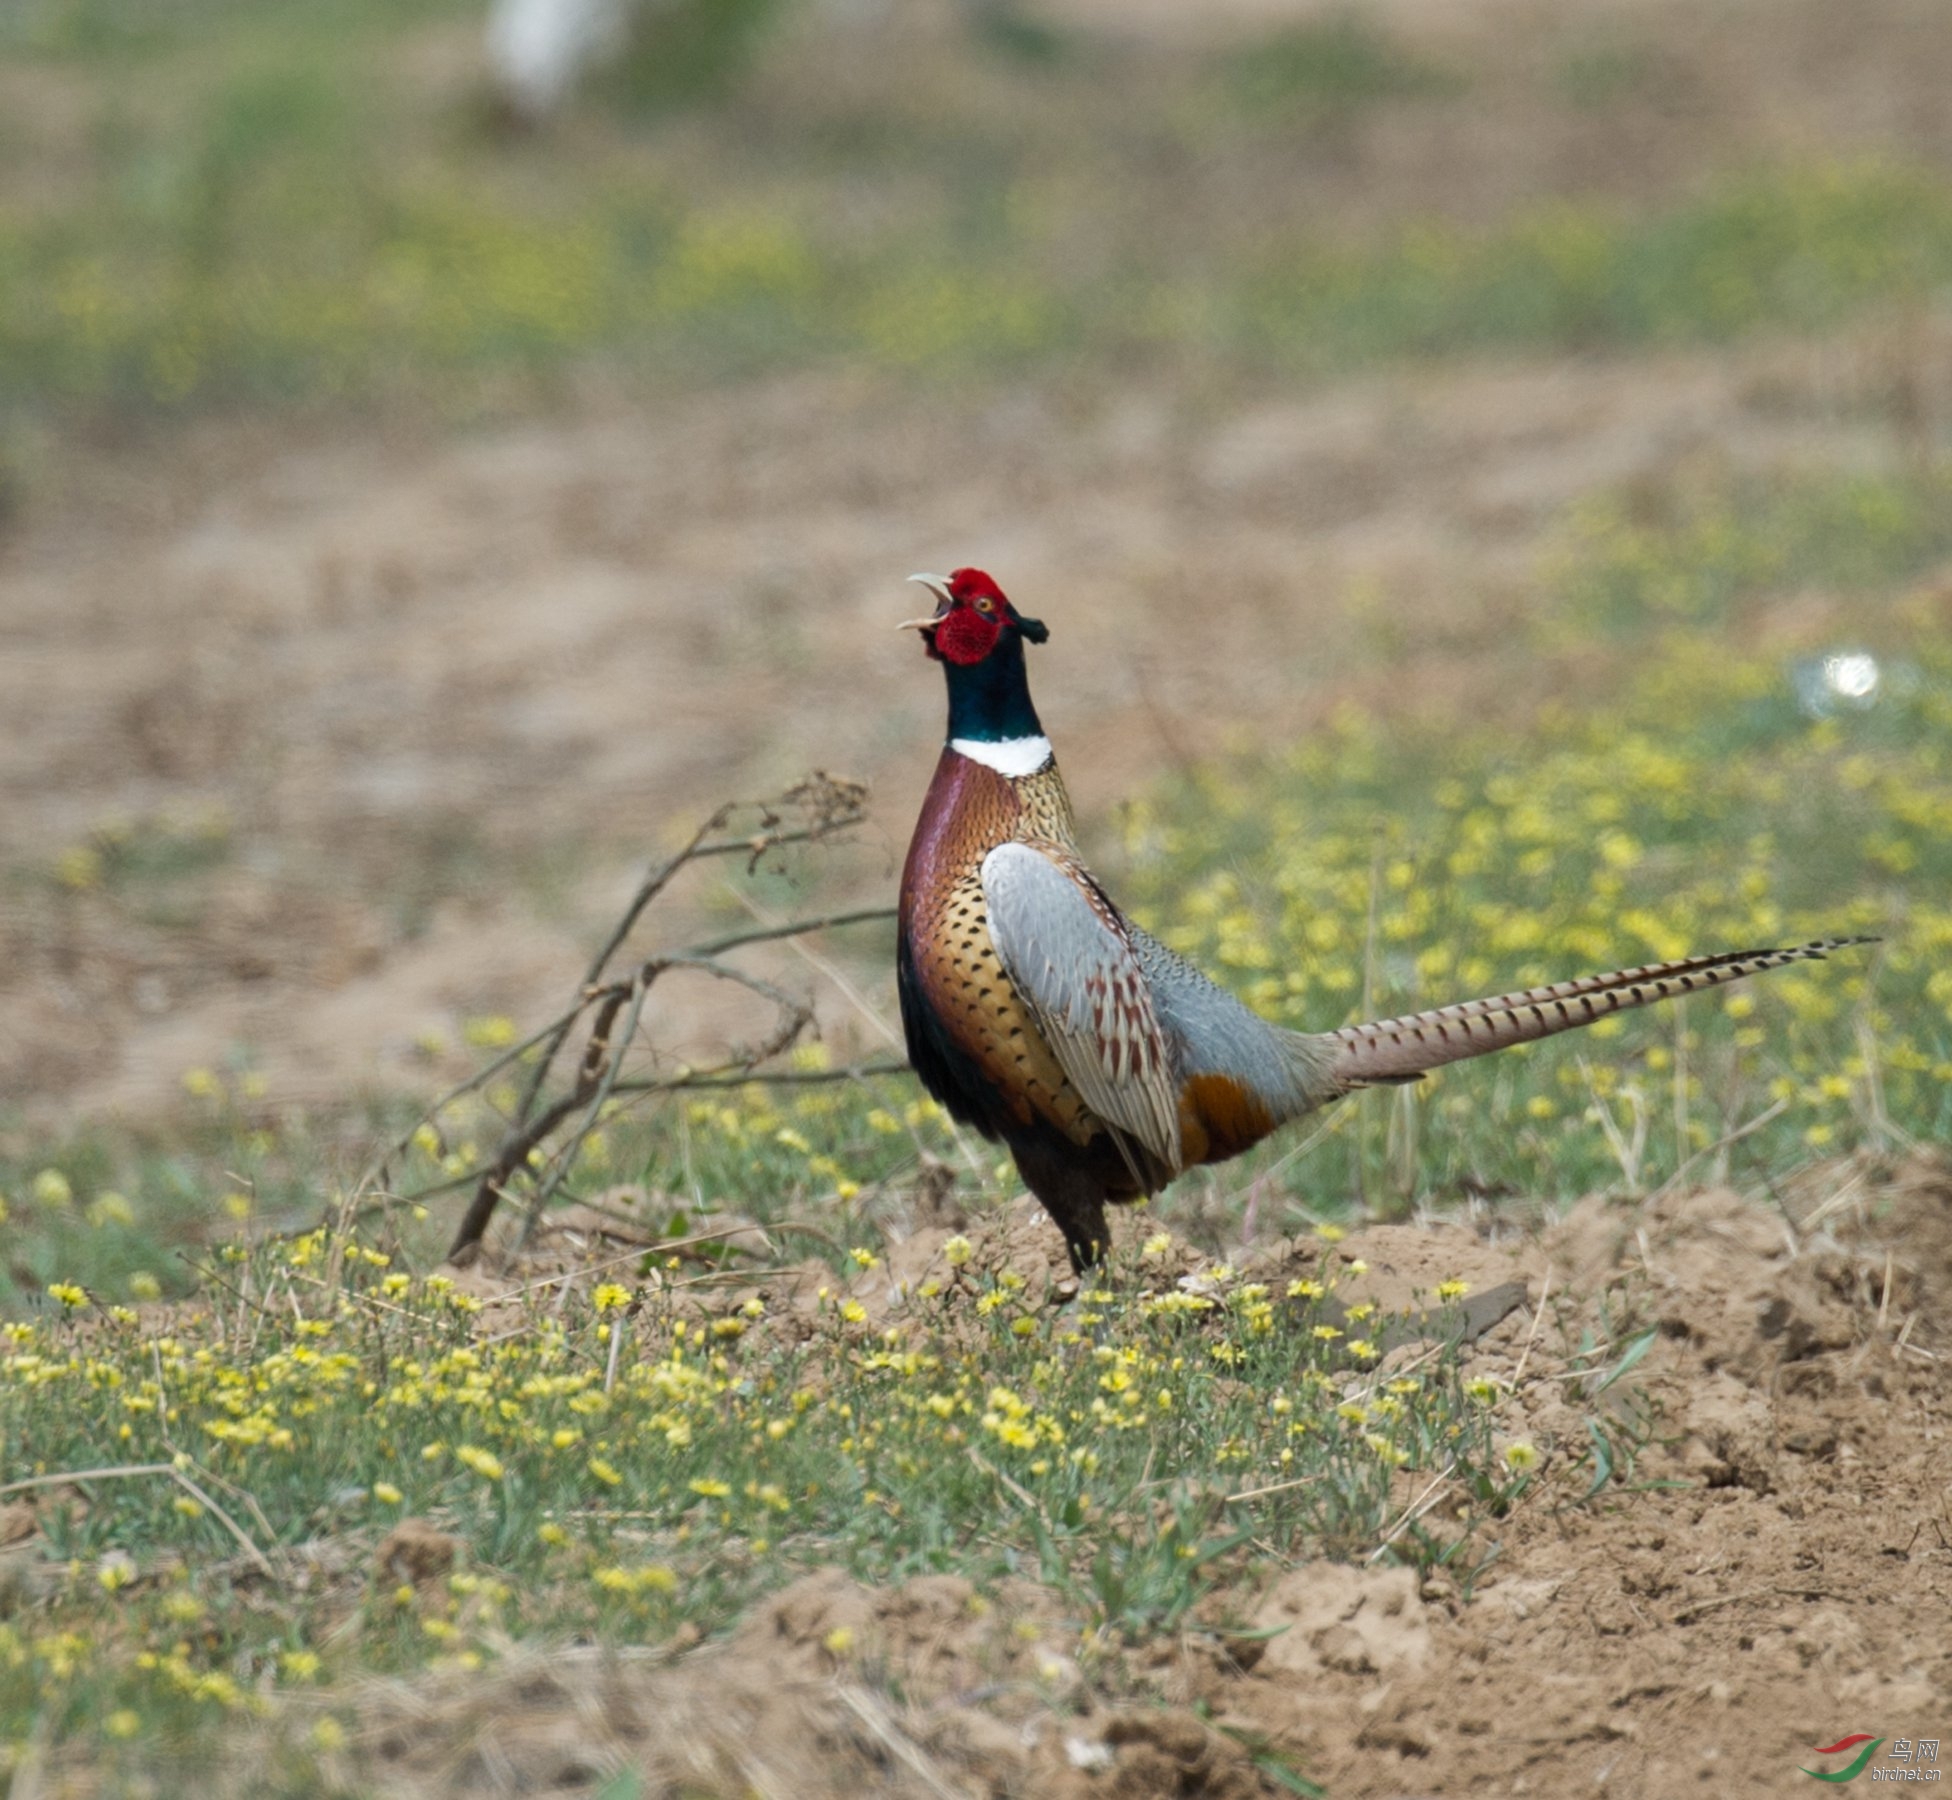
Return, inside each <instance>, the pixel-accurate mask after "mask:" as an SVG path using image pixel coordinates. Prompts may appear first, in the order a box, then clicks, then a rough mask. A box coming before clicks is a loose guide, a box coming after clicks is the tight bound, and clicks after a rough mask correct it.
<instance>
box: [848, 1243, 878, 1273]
mask: <svg viewBox="0 0 1952 1800" xmlns="http://www.w3.org/2000/svg"><path fill="white" fill-rule="evenodd" d="M847 1254H848V1255H849V1256H851V1257H853V1259H854V1260H855V1261H856V1262H857V1263H859V1264H860V1266H861V1267H862V1268H864V1269H877V1268H879V1267H880V1266H881V1258H880V1257H878V1256H876V1255H875V1253H874V1252H873V1251H872V1250H862V1249H858V1248H857V1249H853V1250H850V1251H848V1253H847Z"/></svg>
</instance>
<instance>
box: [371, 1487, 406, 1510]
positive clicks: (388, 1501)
mask: <svg viewBox="0 0 1952 1800" xmlns="http://www.w3.org/2000/svg"><path fill="white" fill-rule="evenodd" d="M373 1498H374V1499H375V1500H377V1501H378V1502H379V1503H380V1504H381V1505H382V1506H398V1505H399V1504H400V1502H401V1500H402V1499H403V1498H404V1496H403V1495H402V1494H401V1492H400V1490H399V1489H398V1488H397V1487H395V1486H394V1485H393V1483H392V1482H390V1481H376V1482H374V1483H373Z"/></svg>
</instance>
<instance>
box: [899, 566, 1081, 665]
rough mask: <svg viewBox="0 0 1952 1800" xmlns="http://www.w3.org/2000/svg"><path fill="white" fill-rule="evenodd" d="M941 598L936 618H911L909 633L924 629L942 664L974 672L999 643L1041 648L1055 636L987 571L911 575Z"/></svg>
mask: <svg viewBox="0 0 1952 1800" xmlns="http://www.w3.org/2000/svg"><path fill="white" fill-rule="evenodd" d="M909 580H911V581H919V582H920V583H921V584H922V585H923V586H924V587H925V588H927V589H928V590H929V592H930V593H932V594H933V595H934V596H935V598H936V603H937V604H936V608H935V612H934V614H933V615H932V616H931V617H929V618H926V619H907V620H904V621H903V623H902V626H901V629H902V630H903V631H919V632H920V633H921V634H922V642H923V643H924V644H925V645H926V646H927V647H928V653H929V655H931V656H932V657H934V658H935V659H936V661H938V662H947V663H954V664H956V665H958V666H959V667H961V668H971V667H974V665H976V664H977V663H980V662H984V661H986V660H987V659H988V658H989V656H990V655H991V654H992V652H994V651H995V649H996V647H997V646H998V645H999V644H1004V643H1008V642H1011V641H1013V640H1016V639H1024V640H1027V641H1028V642H1030V643H1033V644H1041V643H1042V642H1043V641H1044V640H1045V639H1046V638H1047V637H1049V636H1050V633H1049V631H1047V630H1046V629H1045V628H1044V625H1043V622H1042V621H1041V620H1038V619H1026V618H1025V617H1024V616H1023V615H1022V614H1021V613H1019V612H1018V611H1017V609H1016V608H1015V607H1014V606H1012V605H1011V604H1010V602H1009V599H1008V598H1007V597H1006V596H1005V594H1004V592H1003V590H1002V589H1001V588H1000V587H998V586H997V585H996V583H995V582H994V581H992V580H991V579H990V578H989V577H988V576H987V575H985V574H984V573H983V571H982V570H981V569H958V570H956V572H955V573H954V574H953V575H950V576H949V577H947V578H946V579H945V578H944V577H942V576H940V575H911V576H910V577H909Z"/></svg>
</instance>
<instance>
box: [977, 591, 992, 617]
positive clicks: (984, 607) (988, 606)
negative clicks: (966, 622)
mask: <svg viewBox="0 0 1952 1800" xmlns="http://www.w3.org/2000/svg"><path fill="white" fill-rule="evenodd" d="M976 610H977V611H978V612H979V613H993V612H995V611H996V602H995V601H994V600H992V599H991V598H990V597H989V595H987V594H978V595H977V596H976Z"/></svg>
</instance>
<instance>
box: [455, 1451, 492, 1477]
mask: <svg viewBox="0 0 1952 1800" xmlns="http://www.w3.org/2000/svg"><path fill="white" fill-rule="evenodd" d="M454 1460H455V1461H456V1462H458V1463H461V1464H463V1465H465V1466H466V1467H468V1468H470V1469H472V1470H473V1471H474V1472H475V1473H476V1474H477V1475H479V1476H480V1477H481V1479H482V1480H483V1481H499V1480H501V1478H502V1474H503V1469H502V1461H501V1458H500V1457H498V1456H496V1455H494V1454H493V1453H491V1452H490V1451H487V1450H483V1449H480V1448H478V1447H477V1446H475V1445H473V1444H462V1445H460V1446H459V1447H458V1448H457V1449H456V1450H455V1452H454Z"/></svg>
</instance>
